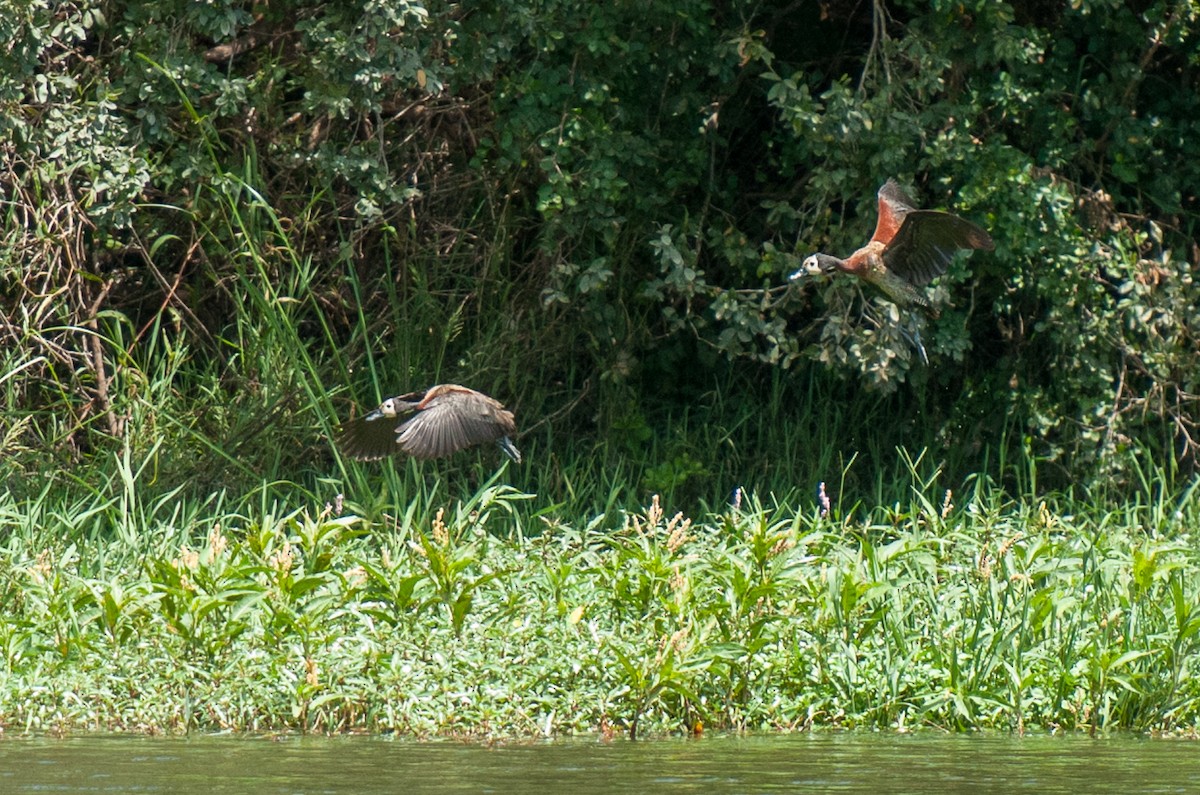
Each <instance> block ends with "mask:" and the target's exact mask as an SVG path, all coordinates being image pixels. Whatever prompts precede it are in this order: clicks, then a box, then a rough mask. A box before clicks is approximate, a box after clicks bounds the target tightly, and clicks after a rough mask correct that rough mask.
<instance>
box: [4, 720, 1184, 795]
mask: <svg viewBox="0 0 1200 795" xmlns="http://www.w3.org/2000/svg"><path fill="white" fill-rule="evenodd" d="M801 791H806V792H864V793H866V792H870V793H952V792H954V793H957V792H1004V793H1079V792H1089V793H1108V792H1111V793H1130V792H1137V793H1176V792H1178V793H1196V792H1200V746H1197V745H1196V744H1195V743H1194V742H1191V741H1183V740H1149V739H1141V738H1134V737H1115V738H1113V737H1110V738H1104V739H1089V738H1086V737H1076V736H1072V737H1009V736H1004V735H987V736H962V735H944V734H933V733H920V734H912V735H898V734H860V733H839V734H835V733H817V734H804V735H789V736H777V735H772V736H754V737H734V736H724V737H704V738H702V739H699V740H655V741H649V742H638V743H630V742H627V741H615V742H611V743H604V742H600V741H597V740H571V741H558V742H542V743H508V744H501V745H492V746H484V745H471V744H463V743H455V742H448V741H443V742H426V743H417V742H412V741H406V740H389V739H381V738H285V739H282V740H273V739H268V738H249V737H192V738H179V739H161V738H159V739H152V738H130V737H111V736H96V737H77V738H68V739H63V740H53V739H2V740H0V793H4V795H7V794H8V793H192V792H195V793H253V794H254V795H275V794H276V793H278V794H280V795H326V794H328V795H334V794H336V795H341V794H342V793H354V794H355V795H374V794H375V793H409V792H412V793H460V792H472V793H475V792H483V793H489V792H531V793H543V792H544V793H557V792H563V793H572V795H575V794H577V793H578V794H579V795H590V794H591V793H625V792H631V793H632V792H696V793H701V792H702V793H777V792H801Z"/></svg>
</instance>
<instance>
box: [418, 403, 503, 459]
mask: <svg viewBox="0 0 1200 795" xmlns="http://www.w3.org/2000/svg"><path fill="white" fill-rule="evenodd" d="M515 431H516V424H515V423H514V422H513V415H512V412H510V411H506V410H505V409H504V407H503V406H502V405H501V404H500V403H499V402H498V401H496V400H493V399H492V398H490V397H488V396H486V395H482V394H480V393H478V392H469V391H466V390H464V391H462V392H453V393H450V394H446V395H443V396H440V397H436V398H434V399H432V400H429V401H427V402H426V405H425V408H424V409H422V410H421V411H418V412H417V413H416V415H415V416H414V417H413V418H412V419H410V420H409V421H408V422H406V423H404V425H402V426H401V427H400V429H399V435H398V436H397V437H396V441H397V442H398V443H399V445H400V449H401V450H403V451H404V452H405V453H408V454H409V455H411V456H412V457H413V458H422V459H424V458H441V457H442V456H447V455H450V454H451V453H455V452H457V451H459V450H462V449H464V448H466V447H472V446H474V445H477V444H483V443H485V442H491V441H495V440H496V439H499V438H501V437H502V436H508V435H509V434H512V433H514V432H515Z"/></svg>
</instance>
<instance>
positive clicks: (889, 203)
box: [871, 179, 917, 245]
mask: <svg viewBox="0 0 1200 795" xmlns="http://www.w3.org/2000/svg"><path fill="white" fill-rule="evenodd" d="M878 197H879V220H878V221H876V222H875V234H873V235H871V242H879V243H883V244H884V245H887V244H888V243H890V242H891V241H892V238H893V237H895V236H896V232H897V231H898V230H899V229H900V227H901V226H902V225H903V224H904V219H905V217H906V216H907V215H908V214H909V213H910V212H912V211H913V210H915V209H917V208H916V205H915V204H914V203H913V200H912V199H911V198H909V195H908V194H907V193H905V192H904V191H903V190H901V188H900V186H899V185H897V184H896V180H894V179H889V180H888V181H887V182H885V183H883V187H881V188H880V189H879V194H878Z"/></svg>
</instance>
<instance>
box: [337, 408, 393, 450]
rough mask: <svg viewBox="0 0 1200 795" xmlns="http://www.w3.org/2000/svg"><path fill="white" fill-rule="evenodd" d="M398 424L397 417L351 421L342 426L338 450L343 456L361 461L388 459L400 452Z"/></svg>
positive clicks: (360, 418)
mask: <svg viewBox="0 0 1200 795" xmlns="http://www.w3.org/2000/svg"><path fill="white" fill-rule="evenodd" d="M398 424H399V420H397V419H396V418H395V417H380V418H379V419H377V420H369V421H368V420H364V419H363V418H362V417H359V418H358V419H356V420H350V421H349V422H347V423H346V424H344V425H343V426H342V429H341V432H340V433H339V434H338V438H337V444H338V448H339V449H340V450H341V451H342V453H343V455H348V456H350V457H351V458H356V459H358V460H359V461H376V460H378V459H380V458H387V457H388V456H389V455H394V454H396V453H399V452H400V446H399V445H397V444H396V426H397V425H398Z"/></svg>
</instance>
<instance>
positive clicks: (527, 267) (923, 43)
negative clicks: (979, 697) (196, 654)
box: [0, 0, 1200, 500]
mask: <svg viewBox="0 0 1200 795" xmlns="http://www.w3.org/2000/svg"><path fill="white" fill-rule="evenodd" d="M4 10H5V13H3V14H0V33H2V34H3V40H4V41H5V42H6V45H5V47H4V48H3V51H2V55H0V64H2V66H3V69H2V70H0V75H2V77H0V106H2V107H3V113H2V114H0V126H2V127H3V137H2V139H0V140H2V141H3V143H2V145H0V153H2V158H3V159H2V167H0V184H2V185H3V196H4V225H5V234H4V235H3V240H2V241H0V283H2V285H3V287H2V288H0V302H2V304H3V325H2V326H0V336H2V338H3V341H4V345H3V350H4V354H3V361H2V362H0V373H2V374H3V375H2V376H0V380H2V381H3V387H4V413H3V418H4V420H3V422H4V426H3V428H4V434H3V436H2V438H3V449H4V452H5V456H6V457H7V458H9V460H12V461H17V462H22V471H24V472H25V473H30V474H31V473H34V472H38V471H40V470H42V469H43V465H44V462H45V460H46V456H47V455H51V454H52V455H55V456H57V458H58V460H59V461H60V462H61V463H62V465H63V466H64V467H66V466H70V467H75V466H77V465H78V463H79V462H81V461H87V460H90V458H91V457H92V456H93V455H94V454H95V453H104V452H107V451H110V450H117V449H119V448H120V447H121V445H122V444H123V442H122V440H123V439H128V440H130V441H131V443H132V446H133V448H134V450H135V451H139V452H145V451H147V450H151V449H153V450H154V451H155V453H156V459H155V460H156V462H157V463H156V465H157V466H161V467H162V468H163V470H164V471H165V472H167V473H169V474H170V475H171V477H170V478H169V479H168V485H170V484H173V483H176V482H187V483H190V484H193V485H195V486H196V487H197V488H198V489H199V490H201V491H203V490H204V489H206V488H208V487H210V486H212V485H216V484H229V483H231V482H234V481H235V480H236V479H238V478H241V477H244V476H248V475H253V476H255V477H259V476H263V475H267V476H272V475H274V474H276V473H287V475H288V476H289V477H294V476H296V475H297V474H298V473H300V472H304V471H306V470H314V469H315V471H316V472H318V473H326V472H328V470H329V466H328V462H329V461H330V460H331V454H332V450H331V449H330V448H329V446H328V444H327V443H325V442H324V441H323V440H322V436H323V432H327V431H328V430H329V428H330V425H331V424H332V423H333V422H334V421H335V418H336V417H337V416H338V415H344V414H345V413H346V412H348V411H349V410H350V409H349V404H350V401H348V400H347V399H346V398H347V397H353V398H355V399H356V400H357V401H358V402H372V401H373V400H374V399H375V398H376V397H378V395H379V392H381V391H382V392H391V391H395V390H399V389H409V388H416V387H419V386H425V385H427V384H429V383H432V382H434V381H436V380H459V381H465V382H468V383H470V384H472V385H473V386H476V387H479V388H483V389H486V390H489V391H491V392H493V393H496V394H498V395H499V396H500V397H502V398H503V399H505V400H506V402H509V403H510V404H514V405H515V406H516V408H517V409H518V413H519V415H521V416H522V417H523V418H524V424H525V425H526V426H527V427H529V426H534V425H535V424H536V425H537V429H538V430H537V432H536V434H533V435H532V437H531V438H530V439H528V440H527V441H528V442H529V443H531V444H532V448H533V449H532V452H533V453H534V457H535V460H536V459H537V458H540V459H542V460H543V461H546V462H548V463H547V464H545V466H543V467H542V472H543V475H544V478H545V480H544V482H542V483H541V484H533V485H540V486H541V488H543V489H544V488H551V487H557V486H559V485H561V483H562V480H563V478H565V477H566V475H564V474H563V473H562V472H560V471H559V469H557V468H556V464H555V462H554V459H553V458H552V457H551V456H552V451H558V454H559V455H563V450H564V448H565V447H566V446H567V445H568V441H567V440H568V439H569V440H571V441H572V442H573V443H576V444H583V445H587V446H589V447H590V446H591V445H592V444H594V443H597V444H599V445H600V447H598V448H597V450H598V453H597V454H598V455H599V456H601V457H602V459H603V461H604V465H605V466H606V467H608V468H609V469H612V468H616V467H620V466H629V467H631V472H630V475H631V482H630V484H629V485H630V486H631V487H633V488H634V489H635V491H636V493H635V494H634V495H632V496H635V497H638V498H644V493H645V492H646V491H651V490H660V491H665V492H671V491H673V490H680V489H681V490H683V491H681V495H683V494H685V493H686V494H689V495H691V496H692V497H696V496H702V497H705V498H706V499H709V500H714V499H718V498H719V497H720V495H721V494H723V493H725V492H726V491H727V490H728V489H729V488H730V487H731V486H732V485H733V484H734V483H736V482H744V481H746V480H753V479H755V478H759V477H767V478H770V480H769V482H766V483H761V484H760V485H763V486H772V487H780V486H781V484H795V483H805V486H806V488H807V486H808V485H810V483H809V482H807V481H806V480H804V478H805V477H807V476H808V475H809V473H808V472H807V471H804V472H802V471H799V470H797V469H795V468H794V467H793V466H792V464H791V463H789V462H790V461H792V460H793V459H794V454H793V453H791V452H790V451H788V450H784V449H781V448H780V446H779V445H778V444H777V440H778V439H779V438H780V436H781V435H780V434H778V432H777V431H778V429H779V428H780V426H781V425H782V426H787V425H793V424H799V425H800V426H801V427H802V428H804V430H802V431H800V432H799V433H803V434H806V435H807V434H809V433H811V429H809V428H807V427H806V424H816V425H819V426H821V427H822V428H823V429H825V430H824V431H823V432H822V435H823V439H828V438H833V439H835V440H841V442H840V444H839V445H838V449H837V452H836V454H837V455H841V456H843V457H844V458H849V457H850V456H852V455H854V454H858V455H860V456H863V457H864V460H866V461H868V462H869V465H883V463H882V459H881V458H880V456H881V454H882V455H885V456H888V457H890V456H891V450H892V449H893V447H894V446H895V445H904V446H907V447H908V448H910V449H919V448H921V447H924V446H936V447H938V448H939V449H943V450H945V451H946V456H947V464H948V465H949V466H950V467H951V468H952V469H953V470H955V471H956V472H958V473H959V474H960V475H965V474H967V473H970V472H975V471H981V470H984V469H990V470H991V471H992V472H993V474H996V475H998V476H1000V477H1003V478H1005V479H1006V482H1010V483H1011V480H1012V473H1011V472H1008V471H1004V462H1009V463H1011V462H1014V461H1018V460H1020V461H1025V462H1034V461H1036V462H1042V463H1043V464H1045V463H1046V462H1049V463H1050V464H1051V466H1043V467H1042V471H1043V483H1046V484H1048V485H1057V486H1064V485H1068V484H1072V485H1074V484H1079V483H1092V484H1100V483H1113V484H1115V485H1118V486H1121V485H1123V484H1124V483H1125V482H1127V479H1128V477H1129V476H1130V473H1131V472H1134V470H1135V469H1136V466H1137V465H1136V464H1133V462H1134V460H1135V458H1136V457H1137V456H1144V457H1146V458H1148V459H1149V460H1150V461H1152V462H1153V464H1152V465H1153V466H1154V467H1159V468H1161V469H1162V470H1163V471H1164V472H1165V473H1166V474H1167V476H1168V478H1169V479H1170V481H1171V483H1175V482H1176V480H1175V477H1176V473H1177V471H1178V470H1177V468H1178V467H1180V466H1182V467H1183V468H1184V469H1185V470H1193V469H1194V467H1195V464H1196V460H1197V459H1196V456H1197V451H1198V447H1197V445H1198V443H1200V437H1198V436H1197V431H1198V429H1197V425H1196V422H1197V415H1198V413H1200V412H1198V404H1197V394H1198V391H1200V387H1198V385H1197V382H1196V379H1197V374H1198V373H1200V354H1198V351H1200V345H1198V341H1197V339H1196V328H1197V326H1198V324H1200V315H1198V314H1197V313H1198V312H1200V308H1198V307H1200V300H1198V299H1200V286H1198V285H1197V282H1196V279H1195V278H1194V270H1195V267H1196V263H1197V260H1198V258H1200V253H1198V251H1197V249H1196V246H1195V243H1194V241H1195V239H1196V232H1197V218H1198V217H1200V205H1198V204H1197V186H1198V185H1200V157H1197V154H1198V152H1197V147H1198V146H1200V145H1198V144H1197V143H1196V142H1197V141H1200V121H1198V120H1200V91H1197V90H1196V89H1197V76H1198V75H1200V56H1198V55H1197V53H1198V52H1200V46H1198V45H1200V41H1198V35H1197V33H1198V30H1200V8H1198V6H1197V4H1196V3H1195V2H1175V1H1169V0H1156V1H1154V2H1143V3H1137V4H1126V3H1120V2H1110V1H1107V0H1086V1H1085V2H1073V3H1067V2H1059V3H1028V2H1013V3H1004V2H991V1H990V0H988V1H987V2H983V1H981V2H966V3H964V2H961V1H959V0H956V1H955V2H935V3H932V4H930V3H924V2H921V3H917V2H894V3H885V2H883V0H874V2H872V3H858V2H841V1H840V0H836V1H835V2H826V3H817V2H811V3H767V4H762V3H734V4H731V5H724V6H717V5H713V4H711V3H708V2H704V1H703V0H668V2H659V3H651V4H639V5H627V4H619V3H618V4H596V3H590V2H561V3H550V4H543V3H520V2H518V3H495V4H489V3H483V4H472V5H470V6H459V5H455V4H444V5H442V4H430V5H428V6H426V5H422V4H421V3H419V2H416V0H359V2H351V3H335V4H328V3H308V2H284V3H272V4H269V5H268V4H241V3H227V2H220V3H204V4H195V3H187V2H182V1H181V0H175V1H174V2H162V3H152V4H145V3H125V2H118V1H117V0H111V1H109V2H95V1H94V0H80V1H79V2H75V3H50V2H45V0H27V1H22V2H17V1H16V0H7V2H6V3H5V9H4ZM893 175H894V176H896V177H898V178H899V179H900V181H901V182H902V183H904V184H905V185H907V186H910V187H911V188H912V189H913V190H914V192H915V193H916V194H917V196H918V197H919V199H920V200H921V201H922V202H923V203H924V204H926V205H928V206H934V207H943V208H953V209H955V210H956V211H958V212H961V213H963V214H964V215H966V216H967V217H970V218H973V219H975V220H977V221H978V222H980V223H982V224H984V225H985V226H987V227H988V228H989V229H990V231H991V232H992V234H993V236H994V237H995V239H996V243H997V246H996V251H995V252H994V253H990V254H981V253H977V254H975V255H974V256H972V257H971V258H970V259H969V260H961V261H959V262H958V263H956V265H955V266H954V267H953V269H952V270H951V272H950V273H949V274H948V275H947V276H946V277H944V278H943V279H941V281H940V283H939V284H937V286H936V287H935V288H933V289H932V290H931V296H932V297H933V299H934V300H935V301H936V302H937V303H938V304H940V305H942V306H943V307H944V310H945V311H944V312H943V313H942V315H941V318H940V319H939V320H937V321H935V322H931V321H926V320H924V319H923V318H919V317H911V318H910V317H903V316H901V315H899V314H898V313H897V312H896V310H895V307H893V306H892V305H891V304H888V303H886V302H885V301H884V300H883V299H882V298H881V297H880V296H878V295H875V294H873V293H870V292H864V291H863V290H862V289H861V287H860V286H859V285H857V284H855V283H852V282H851V281H846V280H833V281H829V282H828V283H825V284H821V285H818V286H816V287H813V286H808V287H792V288H790V289H789V288H787V287H785V286H784V285H785V284H786V275H787V274H788V273H790V272H791V271H792V270H794V269H795V268H796V266H797V263H798V261H799V259H800V258H802V257H803V256H804V255H805V254H807V253H809V252H811V251H814V250H818V249H821V250H827V251H831V252H836V253H842V254H844V253H846V252H847V251H849V250H851V249H852V248H853V247H855V246H856V245H858V244H859V243H861V242H862V241H863V240H864V239H865V238H866V236H867V235H868V234H869V232H870V228H871V225H872V223H873V216H874V207H873V204H874V192H875V189H876V188H877V187H878V185H879V184H880V183H881V182H882V181H883V179H884V178H885V177H887V176H893ZM912 324H917V325H916V326H915V328H917V329H918V330H919V329H922V328H923V335H922V336H923V339H924V340H925V341H926V347H927V348H928V350H929V352H930V355H931V362H930V365H929V366H928V367H925V366H923V365H921V364H920V363H919V359H918V358H916V357H915V356H914V351H913V347H912V345H911V343H910V341H909V337H910V335H911V329H912V328H913V326H912ZM343 389H347V390H348V392H343V391H342V390H343ZM814 390H815V391H814ZM331 396H332V397H331ZM802 410H807V411H808V412H809V413H810V414H811V413H812V412H819V413H820V414H821V416H819V417H816V418H812V417H801V416H798V415H799V414H800V412H801V411H802ZM543 416H544V417H545V418H546V421H545V422H544V423H538V422H537V420H538V419H539V418H541V417H543ZM867 420H870V421H871V422H872V425H870V426H864V422H865V421H867ZM782 436H783V437H784V438H788V439H789V441H794V435H792V434H786V433H785V434H783V435H782ZM1131 451H1132V453H1134V454H1136V455H1135V456H1131V455H1129V453H1130V452H1131ZM814 455H817V456H823V457H826V458H827V457H828V456H829V455H830V453H829V452H827V451H821V452H817V453H815V454H814ZM764 457H765V458H766V459H768V463H765V464H764V463H762V462H761V460H762V459H763V458H764ZM104 460H107V459H106V458H105V459H104ZM630 461H633V462H634V463H632V464H630V463H629V462H630ZM314 462H315V463H314ZM1131 464H1133V466H1134V469H1131ZM1143 465H1144V464H1143ZM1025 466H1026V464H1024V463H1022V464H1021V465H1020V467H1019V468H1024V467H1025ZM768 472H769V473H771V474H770V475H767V474H766V473H768ZM1047 479H1048V481H1047ZM23 483H25V481H24V479H23V478H21V477H19V475H18V476H17V479H16V480H12V481H10V485H12V486H14V487H17V486H20V485H21V484H23ZM22 487H23V486H22Z"/></svg>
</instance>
